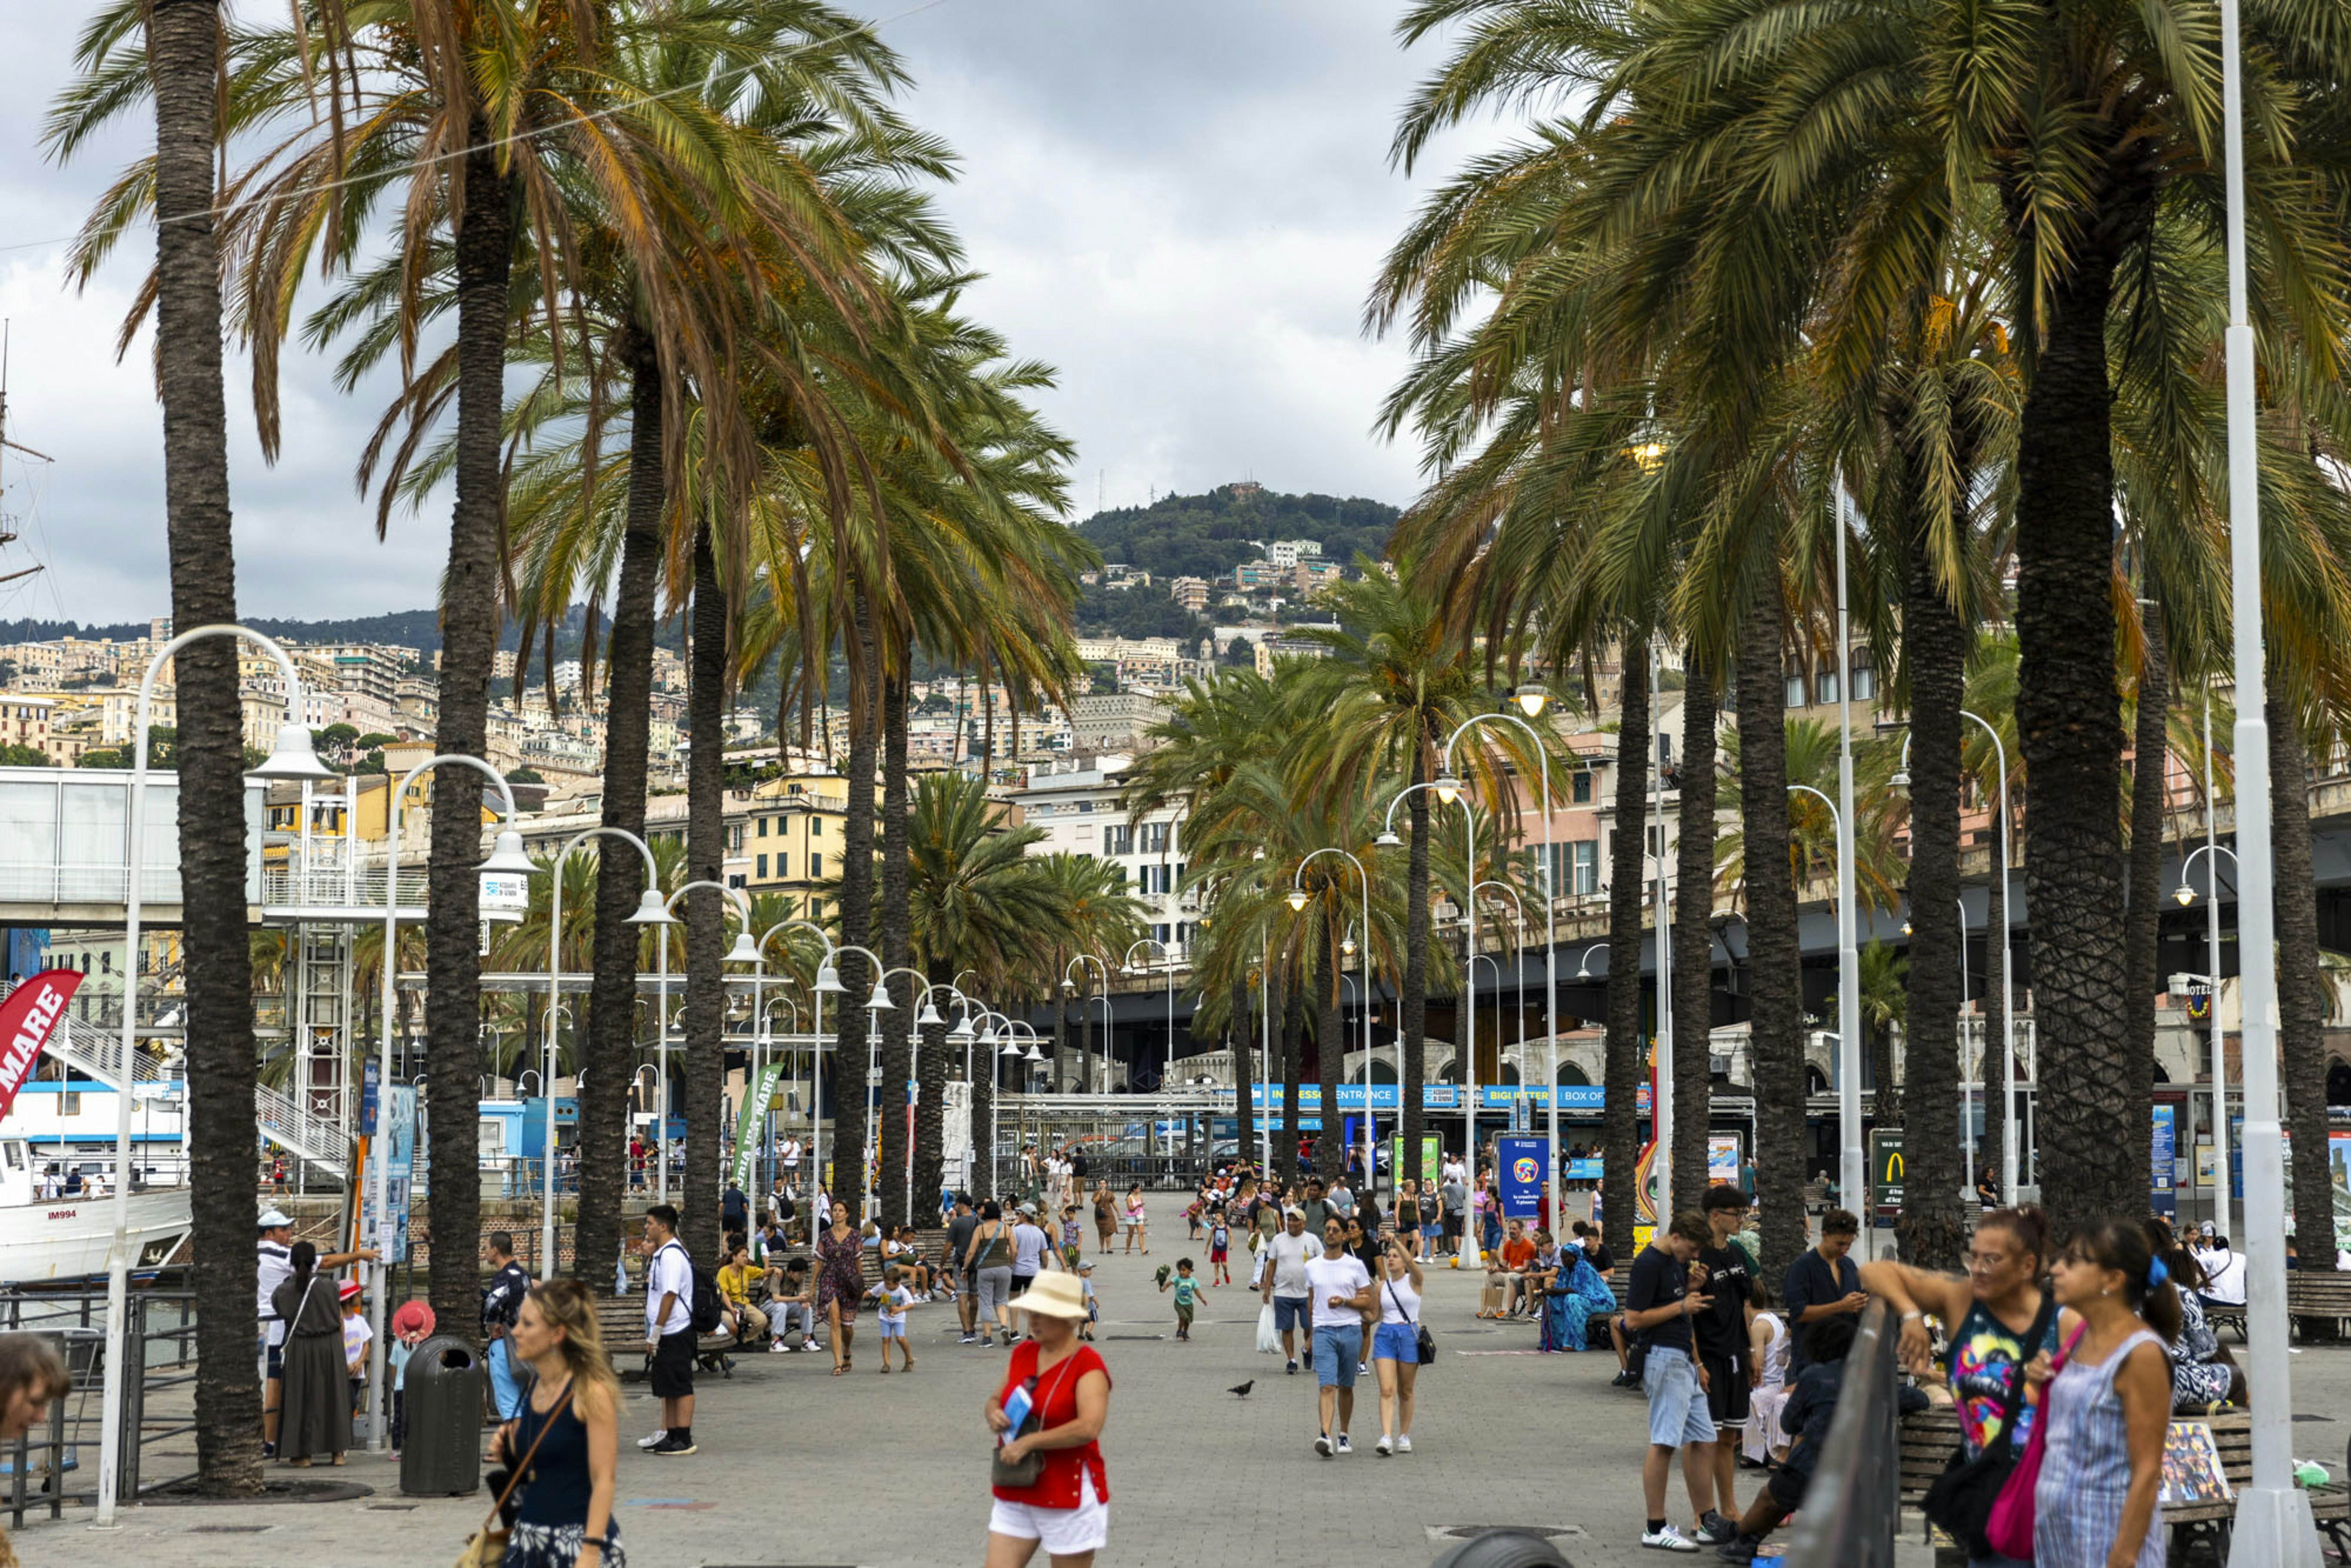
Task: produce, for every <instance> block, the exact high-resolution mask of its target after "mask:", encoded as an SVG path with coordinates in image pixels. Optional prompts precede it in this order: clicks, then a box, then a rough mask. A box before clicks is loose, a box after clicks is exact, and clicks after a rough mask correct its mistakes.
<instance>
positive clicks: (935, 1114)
mask: <svg viewBox="0 0 2351 1568" xmlns="http://www.w3.org/2000/svg"><path fill="white" fill-rule="evenodd" d="M924 978H925V980H927V981H928V982H929V983H930V984H932V985H934V986H946V985H948V984H950V983H951V982H953V980H954V979H955V972H954V967H953V961H952V960H951V959H946V958H933V959H932V960H931V961H930V963H929V964H928V965H926V966H925V971H924ZM940 1010H941V1013H942V1015H944V1013H945V1011H946V1009H940ZM946 1082H947V1026H946V1023H944V1022H942V1023H940V1024H938V1025H937V1026H936V1027H935V1028H932V1029H926V1030H924V1031H923V1049H922V1052H921V1054H920V1055H918V1056H917V1057H916V1058H915V1060H914V1208H915V1213H916V1216H917V1218H916V1219H915V1221H914V1223H916V1224H918V1225H925V1226H927V1225H928V1224H929V1223H930V1222H932V1221H933V1220H935V1218H937V1213H938V1210H937V1206H936V1205H935V1204H934V1203H933V1202H932V1201H931V1200H932V1198H933V1197H935V1196H936V1195H937V1193H938V1192H939V1190H940V1189H941V1188H942V1187H944V1186H946V1147H945V1141H946V1129H945V1126H944V1124H943V1120H942V1113H943V1112H944V1110H945V1106H944V1105H943V1103H942V1102H944V1101H945V1100H946Z"/></svg>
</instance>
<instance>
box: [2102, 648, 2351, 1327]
mask: <svg viewBox="0 0 2351 1568" xmlns="http://www.w3.org/2000/svg"><path fill="white" fill-rule="evenodd" d="M2273 678H2274V677H2273ZM2276 689H2277V687H2276V686H2275V685H2273V686H2272V687H2271V691H2272V692H2273V694H2274V692H2275V691H2276ZM2262 713H2263V715H2264V716H2266V717H2267V719H2268V721H2269V729H2270V839H2271V848H2272V852H2273V854H2274V855H2275V856H2276V857H2277V890H2278V891H2277V995H2278V1023H2279V1026H2280V1027H2279V1031H2278V1049H2279V1053H2280V1066H2281V1068H2282V1069H2283V1072H2282V1076H2283V1078H2284V1080H2285V1082H2284V1085H2283V1087H2284V1090H2285V1118H2286V1125H2287V1127H2288V1128H2289V1129H2290V1130H2291V1132H2292V1133H2293V1134H2294V1150H2293V1160H2294V1172H2293V1176H2294V1235H2295V1237H2296V1238H2297V1239H2299V1241H2300V1244H2301V1245H2300V1247H2299V1249H2298V1250H2299V1252H2300V1254H2301V1258H2302V1265H2301V1266H2302V1267H2303V1268H2304V1269H2312V1270H2323V1269H2330V1268H2332V1267H2333V1266H2334V1262H2335V1198H2334V1182H2333V1180H2332V1177H2331V1175H2330V1173H2329V1171H2328V1169H2327V1151H2326V1045H2325V1035H2324V1030H2325V1026H2326V999H2325V998H2326V982H2325V977H2323V976H2322V975H2321V973H2320V970H2319V963H2318V894H2317V892H2316V887H2317V883H2316V879H2315V878H2314V876H2313V875H2312V868H2311V843H2310V749H2309V747H2306V746H2305V745H2304V744H2303V738H2302V727H2301V724H2300V722H2299V721H2298V719H2297V717H2296V716H2295V714H2294V710H2293V709H2291V708H2289V707H2288V706H2286V705H2285V704H2284V703H2283V702H2281V701H2280V700H2279V699H2278V698H2277V697H2276V696H2275V695H2272V696H2271V697H2270V698H2269V699H2268V701H2267V702H2266V703H2264V704H2263V705H2262ZM2142 1114H2144V1113H2142ZM2304 1326H2311V1325H2309V1324H2307V1323H2305V1325H2304ZM2329 1328H2330V1332H2331V1325H2329Z"/></svg>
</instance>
